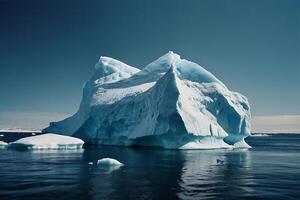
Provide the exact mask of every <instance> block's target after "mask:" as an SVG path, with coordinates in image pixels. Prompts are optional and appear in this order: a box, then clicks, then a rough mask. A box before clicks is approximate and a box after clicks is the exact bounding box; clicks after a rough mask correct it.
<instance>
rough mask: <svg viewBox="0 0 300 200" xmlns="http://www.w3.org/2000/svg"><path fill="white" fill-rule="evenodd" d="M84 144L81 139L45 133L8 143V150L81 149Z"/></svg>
mask: <svg viewBox="0 0 300 200" xmlns="http://www.w3.org/2000/svg"><path fill="white" fill-rule="evenodd" d="M83 144H84V142H83V141H82V140H81V139H78V138H74V137H70V136H64V135H58V134H53V133H47V134H42V135H37V136H30V137H26V138H22V139H19V140H17V141H15V142H11V143H9V148H14V149H19V150H27V149H81V148H82V145H83Z"/></svg>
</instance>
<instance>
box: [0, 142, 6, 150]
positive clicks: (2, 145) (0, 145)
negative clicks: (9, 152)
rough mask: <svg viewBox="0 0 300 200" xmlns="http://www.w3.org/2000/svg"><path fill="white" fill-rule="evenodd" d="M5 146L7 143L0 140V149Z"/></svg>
mask: <svg viewBox="0 0 300 200" xmlns="http://www.w3.org/2000/svg"><path fill="white" fill-rule="evenodd" d="M6 147H7V143H6V142H3V141H0V149H5V148H6Z"/></svg>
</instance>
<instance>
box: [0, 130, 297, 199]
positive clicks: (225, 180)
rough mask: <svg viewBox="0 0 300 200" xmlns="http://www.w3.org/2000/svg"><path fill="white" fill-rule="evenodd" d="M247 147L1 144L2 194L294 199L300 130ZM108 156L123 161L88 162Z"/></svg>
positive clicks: (259, 139) (24, 196)
mask: <svg viewBox="0 0 300 200" xmlns="http://www.w3.org/2000/svg"><path fill="white" fill-rule="evenodd" d="M247 142H248V143H249V144H250V145H251V146H252V147H253V148H252V149H250V150H159V149H153V148H125V147H110V146H104V147H99V148H86V149H84V150H77V151H67V150H65V151H54V150H42V151H15V150H0V199H1V200H6V199H17V200H22V199H28V200H44V199H49V200H50V199H51V200H52V199H55V200H60V199H64V200H67V199H73V200H75V199H99V200H102V199H109V200H113V199H162V200H164V199H297V200H298V199H300V135H273V136H269V137H250V138H248V139H247ZM104 157H112V158H115V159H117V160H119V161H121V162H122V163H124V164H125V165H124V166H122V167H120V168H118V169H103V168H100V167H98V166H97V165H95V164H94V165H89V164H88V163H89V162H94V163H95V162H96V161H97V160H98V159H100V158H104Z"/></svg>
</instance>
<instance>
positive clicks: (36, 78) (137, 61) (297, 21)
mask: <svg viewBox="0 0 300 200" xmlns="http://www.w3.org/2000/svg"><path fill="white" fill-rule="evenodd" d="M0 27H1V29H0V92H1V93H0V112H46V113H74V112H75V111H76V110H77V108H78V105H79V103H80V98H81V92H82V91H81V90H82V85H83V83H84V82H85V81H86V80H87V79H88V78H89V77H90V76H91V75H92V73H93V67H94V65H95V63H96V62H97V61H98V58H99V56H100V55H106V56H110V57H113V58H116V59H119V60H121V61H123V62H125V63H127V64H129V65H132V66H135V67H139V68H141V67H143V66H145V65H146V64H148V63H149V62H151V61H153V60H154V59H156V58H157V57H159V56H161V55H162V54H164V53H166V52H167V51H169V50H173V51H174V52H176V53H178V54H180V55H181V56H182V57H183V58H186V59H188V60H191V61H194V62H197V63H199V64H200V65H202V66H203V67H205V68H206V69H207V70H209V71H211V72H212V73H214V74H215V75H216V76H217V77H218V78H219V79H220V80H222V81H223V82H224V83H225V84H226V85H227V86H228V87H229V88H230V89H231V90H235V91H238V92H241V93H242V94H244V95H246V96H247V97H248V99H249V101H250V103H251V106H252V113H253V115H254V116H260V115H283V114H285V115H299V114H300V1H297V0H189V1H184V0H181V1H177V0H172V1H171V0H170V1H164V0H159V1H158V0H157V1H150V0H126V1H125V0H107V1H76V0H74V1H63V0H57V1H56V0H51V1H50V0H49V1H47V0H44V1H38V0H35V1H31V0H27V1H22V0H19V1H18V0H0Z"/></svg>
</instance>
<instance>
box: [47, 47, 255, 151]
mask: <svg viewBox="0 0 300 200" xmlns="http://www.w3.org/2000/svg"><path fill="white" fill-rule="evenodd" d="M250 118H251V114H250V106H249V102H248V100H247V98H246V97H245V96H243V95H241V94H239V93H237V92H232V91H230V90H229V89H228V88H227V87H226V86H225V84H224V83H222V82H221V81H220V80H219V79H218V78H216V77H215V76H214V75H213V74H212V73H210V72H209V71H207V70H205V69H204V68H203V67H201V66H200V65H198V64H196V63H193V62H191V61H188V60H185V59H182V58H181V57H180V56H179V55H178V54H176V53H173V52H171V51H170V52H168V53H167V54H165V55H163V56H162V57H160V58H158V59H157V60H155V61H154V62H152V63H150V64H148V65H147V66H145V67H144V68H142V69H141V70H139V69H137V68H135V67H131V66H129V65H126V64H124V63H122V62H120V61H117V60H115V59H113V58H108V57H101V58H100V60H99V62H98V63H97V64H96V66H95V73H94V75H93V76H92V77H91V78H90V80H88V81H87V82H86V83H85V85H84V87H83V95H82V100H81V104H80V107H79V110H78V111H77V112H76V113H75V114H74V115H73V116H71V117H69V118H66V119H65V120H62V121H59V122H52V123H50V125H49V127H47V128H45V129H44V130H43V132H45V133H46V132H54V133H59V134H65V135H72V136H74V137H78V138H81V139H82V140H84V141H85V142H86V143H88V144H102V145H120V146H155V147H161V148H167V149H215V148H234V147H235V146H238V147H239V148H242V147H245V148H249V146H248V144H246V142H245V141H244V139H245V138H246V137H247V136H249V135H250ZM235 144H237V145H235Z"/></svg>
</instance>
